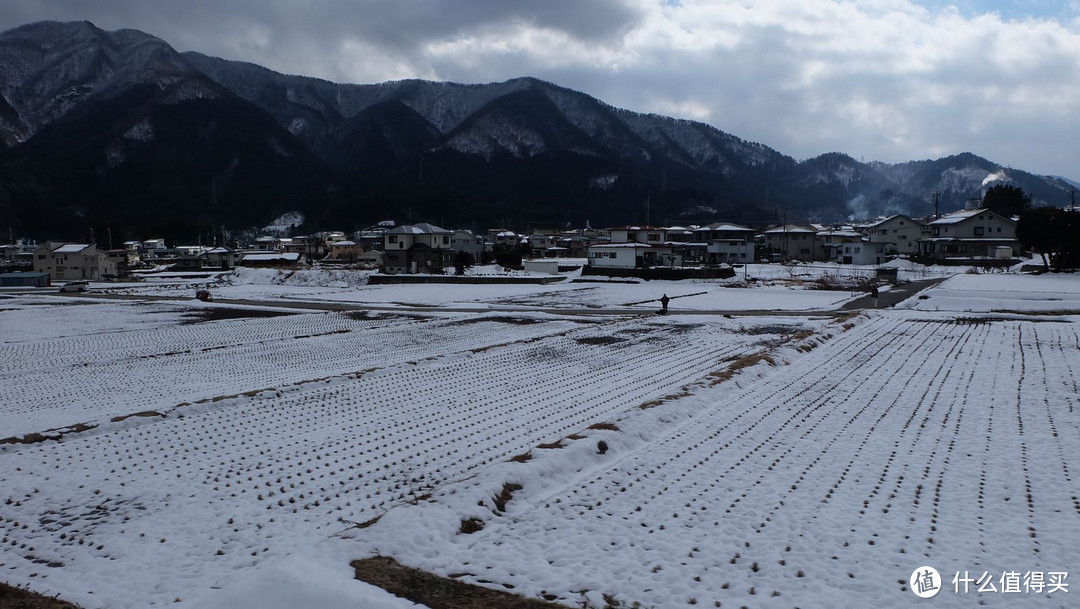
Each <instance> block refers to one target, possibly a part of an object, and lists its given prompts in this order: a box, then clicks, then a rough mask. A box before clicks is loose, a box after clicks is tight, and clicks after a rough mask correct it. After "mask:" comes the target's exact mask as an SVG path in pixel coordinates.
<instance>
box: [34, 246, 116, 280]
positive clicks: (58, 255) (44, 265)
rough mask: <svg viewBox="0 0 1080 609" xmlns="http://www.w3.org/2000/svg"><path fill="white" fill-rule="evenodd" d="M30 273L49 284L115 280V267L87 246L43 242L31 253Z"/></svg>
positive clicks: (104, 255)
mask: <svg viewBox="0 0 1080 609" xmlns="http://www.w3.org/2000/svg"><path fill="white" fill-rule="evenodd" d="M34 272H37V273H48V274H49V276H50V278H51V280H52V281H74V280H76V279H86V280H97V279H104V278H106V277H115V276H116V275H117V264H116V261H115V260H111V259H109V257H108V256H107V255H106V254H105V252H103V251H101V250H99V249H98V248H97V247H96V246H94V245H91V244H87V243H56V242H52V241H47V242H46V243H45V244H44V245H41V246H40V247H38V248H37V249H36V250H35V251H34Z"/></svg>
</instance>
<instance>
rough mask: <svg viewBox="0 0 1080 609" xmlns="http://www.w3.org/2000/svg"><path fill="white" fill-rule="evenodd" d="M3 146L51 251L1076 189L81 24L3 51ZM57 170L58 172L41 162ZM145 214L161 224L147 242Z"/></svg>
mask: <svg viewBox="0 0 1080 609" xmlns="http://www.w3.org/2000/svg"><path fill="white" fill-rule="evenodd" d="M260 117H265V118H260ZM170 121H175V122H176V124H177V125H180V124H182V125H183V126H184V128H185V129H188V130H190V131H192V132H193V133H195V134H203V135H202V136H200V137H190V136H189V134H185V133H183V132H182V131H181V130H178V129H176V128H175V127H176V125H170V124H167V123H169V122H170ZM222 121H233V122H236V123H238V124H244V125H246V126H247V127H248V129H247V130H246V131H240V130H235V129H228V128H223V127H222ZM54 130H59V132H63V133H66V134H68V136H69V137H72V138H76V140H77V141H78V142H79V145H78V146H77V148H78V150H79V155H75V156H72V155H67V156H65V155H64V154H63V150H59V151H58V150H56V148H62V146H63V145H64V144H62V143H60V142H59V141H58V140H57V138H56V137H50V136H46V137H40V136H41V134H43V133H44V134H46V135H47V134H49V133H50V132H52V133H56V131H54ZM35 140H38V141H37V142H36V143H35ZM0 142H2V144H3V147H2V148H0V214H2V215H3V216H5V217H9V218H11V221H9V225H12V226H14V227H15V228H18V229H19V230H22V231H27V232H29V233H35V232H36V233H38V234H40V233H43V232H45V231H47V230H48V229H49V227H48V226H47V225H46V222H48V221H52V222H57V223H58V224H60V225H61V226H63V227H64V228H63V230H65V231H79V230H83V231H85V230H87V229H89V228H93V227H95V226H97V227H124V228H118V230H131V231H135V230H151V228H150V227H151V226H153V227H156V228H157V229H159V230H160V229H161V226H165V227H166V230H167V227H168V222H165V221H164V218H165V216H168V218H171V220H170V221H174V222H179V224H180V227H181V228H178V229H177V230H179V231H181V232H187V233H191V232H196V233H202V232H204V231H206V232H213V231H207V228H206V227H207V226H213V225H215V224H220V223H222V222H228V223H230V224H234V225H235V224H240V225H249V226H261V225H264V224H265V223H266V222H268V221H269V220H271V219H272V218H274V217H277V216H278V215H280V214H281V213H284V212H286V211H293V210H296V211H301V212H303V213H304V215H305V217H307V218H309V221H310V222H311V224H312V226H310V227H307V228H316V227H322V226H321V225H322V224H323V223H327V222H335V223H351V224H362V223H365V222H369V221H374V220H379V219H386V216H390V217H397V216H404V218H399V219H409V218H412V219H421V218H424V219H433V220H440V221H442V222H444V223H454V222H458V223H467V222H473V223H475V224H484V223H492V222H495V221H498V220H506V219H516V220H518V221H520V222H526V221H529V222H537V221H538V222H544V223H550V224H557V225H560V226H561V225H563V224H564V223H565V222H572V223H580V224H584V222H585V221H586V220H590V221H591V222H592V223H593V224H594V225H597V224H603V223H611V224H625V223H627V222H641V221H644V220H645V219H646V217H648V216H649V215H650V214H651V217H653V218H657V219H665V220H670V221H672V222H677V223H686V222H692V221H712V220H716V219H726V220H733V221H744V222H754V223H761V224H764V223H768V222H775V221H778V220H779V219H781V218H803V219H807V220H810V219H814V220H822V221H840V220H843V219H845V218H848V217H851V216H874V215H880V214H883V213H901V212H903V213H910V214H913V215H925V214H926V213H929V212H930V211H931V205H930V200H931V198H932V197H933V196H934V195H933V193H938V194H937V201H938V206H939V210H940V211H942V212H944V211H949V210H950V209H956V208H959V207H962V206H963V205H964V204H965V203H966V202H967V200H969V199H971V198H974V197H978V196H979V195H980V193H981V191H982V190H984V189H985V188H987V187H988V186H989V185H992V184H996V183H1010V184H1014V185H1018V186H1020V187H1022V188H1024V189H1025V190H1026V191H1027V192H1028V193H1029V194H1031V195H1032V197H1033V199H1034V200H1036V201H1037V202H1040V203H1045V204H1054V205H1064V204H1066V203H1068V201H1069V200H1070V197H1071V192H1070V189H1071V188H1074V186H1073V184H1074V183H1070V182H1069V181H1068V180H1066V179H1061V178H1050V177H1042V176H1036V175H1034V174H1031V173H1028V172H1024V171H1022V170H1016V169H1011V168H1006V167H1002V166H1000V165H998V164H996V163H993V162H992V161H989V160H987V159H985V158H982V157H979V156H976V155H974V154H972V153H962V154H959V155H953V156H951V157H945V158H942V159H936V160H923V161H909V162H905V163H896V164H888V163H880V162H870V163H863V162H860V161H856V160H855V159H854V158H852V157H851V156H849V155H847V154H844V153H840V152H837V153H827V154H823V155H819V156H818V157H814V158H812V159H806V160H803V161H796V160H795V159H793V158H792V157H790V156H787V155H785V154H783V153H781V152H779V151H776V150H774V149H772V148H769V147H768V146H765V145H763V144H760V143H756V142H751V141H747V140H743V139H742V138H739V137H738V136H736V135H733V134H729V133H726V132H723V131H721V130H719V129H717V128H716V127H713V126H711V125H708V124H705V123H700V122H695V121H690V120H685V119H675V118H671V117H666V116H662V115H658V114H645V113H639V112H634V111H631V110H626V109H620V108H617V107H615V106H612V105H610V104H607V103H606V102H604V101H602V100H599V99H596V98H594V97H591V96H589V95H586V94H584V93H581V92H578V91H574V90H572V89H568V88H564V87H560V86H558V85H556V84H553V83H550V82H547V81H544V80H540V79H537V78H533V77H527V76H525V77H519V78H514V79H510V80H507V81H503V82H498V83H488V84H460V83H448V82H434V81H424V80H416V79H410V80H400V81H391V82H386V83H379V84H340V83H334V82H331V81H328V80H322V79H317V78H312V77H307V76H299V75H284V74H280V73H278V72H275V71H273V70H270V69H268V68H265V67H262V66H258V65H256V64H252V63H246V62H236V61H230V60H225V59H220V58H215V57H210V56H208V55H203V54H201V53H198V52H195V51H188V52H185V53H178V52H176V51H175V50H174V49H172V47H170V46H169V45H168V44H167V43H166V42H164V41H162V40H161V39H159V38H156V37H154V36H152V35H150V34H145V33H143V32H139V31H137V30H130V29H128V30H117V31H114V32H105V31H103V30H100V29H99V28H97V27H96V26H94V25H93V24H91V23H89V22H73V23H59V22H39V23H35V24H27V25H24V26H20V27H18V28H14V29H12V30H8V31H5V32H3V33H0ZM57 154H60V156H61V157H63V158H65V159H66V161H65V163H64V164H61V165H60V166H53V165H50V158H51V157H54V156H56V155H57ZM133 164H135V165H138V166H139V167H141V168H142V171H143V172H144V174H145V175H143V176H142V177H140V176H139V175H136V174H135V173H134V172H132V171H130V170H129V169H130V166H132V165H133ZM54 165H55V164H54ZM282 176H294V180H293V182H291V183H286V182H283V181H282V179H281V177H282ZM301 186H302V187H301ZM72 199H78V200H81V201H83V202H82V203H80V204H78V205H73V204H72ZM154 200H158V201H168V202H169V205H170V210H169V213H168V214H164V213H162V221H160V222H157V223H156V224H155V222H154V221H153V216H154V213H155V211H154V210H155V205H154V203H152V201H154ZM440 201H442V202H440ZM157 209H158V211H161V209H160V205H158V206H157ZM405 212H407V213H405ZM472 214H476V216H475V217H470V215H472ZM710 214H711V215H710ZM447 216H449V217H447ZM177 218H180V219H181V220H182V219H184V218H187V219H190V220H191V222H187V221H180V220H177ZM133 219H138V221H135V220H133ZM323 228H327V227H323ZM135 236H136V237H138V236H140V235H135Z"/></svg>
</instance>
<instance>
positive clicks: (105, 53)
mask: <svg viewBox="0 0 1080 609" xmlns="http://www.w3.org/2000/svg"><path fill="white" fill-rule="evenodd" d="M0 83H2V85H0V137H3V140H4V143H5V144H7V145H11V144H14V143H17V142H21V141H24V140H26V139H27V138H29V137H30V136H32V135H33V134H34V133H36V132H37V130H38V129H40V128H41V127H43V126H45V125H47V124H49V123H51V122H53V121H55V120H57V119H59V118H62V117H63V116H65V115H66V114H67V113H68V112H70V111H72V110H74V109H76V108H78V107H80V106H83V105H85V104H86V103H88V102H91V101H95V100H103V99H108V98H109V97H113V96H116V95H119V94H121V93H122V92H123V91H125V90H127V89H128V88H129V87H130V86H131V85H132V84H135V83H141V84H153V85H154V86H156V87H158V88H159V89H160V90H161V92H162V96H161V101H163V102H172V103H175V102H178V101H182V100H187V99H200V98H215V97H218V96H220V95H221V94H222V89H221V88H220V87H219V86H217V85H216V84H215V83H214V82H213V81H211V80H210V79H209V78H207V77H206V76H205V75H203V74H202V73H201V72H199V71H198V70H196V69H195V68H194V67H192V66H191V65H190V64H189V63H188V62H187V61H186V60H184V58H183V57H181V56H180V55H179V54H178V53H177V52H176V51H174V50H173V49H172V47H170V46H169V45H168V44H166V43H165V42H164V41H162V40H160V39H158V38H155V37H153V36H151V35H149V34H145V33H143V32H139V31H137V30H117V31H115V32H105V31H102V30H100V29H98V28H97V27H95V26H94V25H93V24H91V23H89V22H86V21H81V22H75V23H56V22H39V23H32V24H29V25H24V26H22V27H18V28H15V29H13V30H8V31H6V32H4V33H3V35H2V36H0Z"/></svg>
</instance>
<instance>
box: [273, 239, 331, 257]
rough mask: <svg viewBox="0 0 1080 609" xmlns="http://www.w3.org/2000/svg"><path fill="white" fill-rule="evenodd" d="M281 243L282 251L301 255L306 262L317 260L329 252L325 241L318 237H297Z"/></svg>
mask: <svg viewBox="0 0 1080 609" xmlns="http://www.w3.org/2000/svg"><path fill="white" fill-rule="evenodd" d="M283 242H284V243H283V250H284V251H286V252H290V253H294V254H303V255H304V257H305V258H307V259H308V260H319V259H321V258H323V257H325V256H326V253H327V252H328V251H330V250H329V248H328V247H327V244H326V239H324V238H323V237H321V236H319V235H298V236H295V237H292V238H291V239H289V240H283Z"/></svg>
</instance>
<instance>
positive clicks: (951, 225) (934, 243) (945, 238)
mask: <svg viewBox="0 0 1080 609" xmlns="http://www.w3.org/2000/svg"><path fill="white" fill-rule="evenodd" d="M927 228H928V229H929V231H930V235H929V236H927V237H923V238H922V239H919V253H920V254H921V255H922V256H924V257H926V258H929V259H931V260H933V261H935V262H945V261H948V260H952V261H970V260H972V259H974V258H983V259H994V258H997V259H1001V258H1011V257H1012V256H1013V255H1014V252H1015V251H1017V250H1019V248H1020V243H1019V241H1017V239H1016V222H1014V221H1013V220H1011V219H1009V218H1006V217H1005V216H1002V215H1000V214H998V213H996V212H993V211H990V210H989V209H964V210H960V211H955V212H953V213H951V214H946V215H944V216H942V217H940V218H938V219H937V220H933V221H932V222H930V223H929V224H927Z"/></svg>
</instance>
